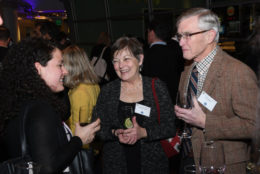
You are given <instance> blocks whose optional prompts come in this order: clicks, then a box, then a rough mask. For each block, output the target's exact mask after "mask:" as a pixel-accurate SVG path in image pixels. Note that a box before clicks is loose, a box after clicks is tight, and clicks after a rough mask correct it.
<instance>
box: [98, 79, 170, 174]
mask: <svg viewBox="0 0 260 174" xmlns="http://www.w3.org/2000/svg"><path fill="white" fill-rule="evenodd" d="M155 88H156V94H157V96H158V100H159V104H160V110H161V112H160V115H161V119H160V125H159V124H158V119H157V109H156V104H155V101H154V97H153V93H152V79H151V78H148V77H143V95H144V100H143V103H142V104H144V105H146V106H148V107H151V113H150V117H146V118H145V120H144V121H143V123H142V124H143V127H144V128H146V131H147V138H145V139H142V140H140V141H141V168H142V173H143V174H146V173H147V174H153V173H154V174H166V173H167V174H168V172H169V171H168V159H167V157H166V155H165V153H164V151H163V149H162V146H161V144H160V141H159V140H161V139H166V138H169V137H173V136H174V135H175V126H174V120H175V114H174V111H173V104H172V102H171V100H170V96H169V93H168V90H167V89H166V86H165V85H164V84H163V83H162V82H161V81H160V80H159V79H158V80H156V81H155ZM119 98H120V80H119V79H117V80H115V81H113V82H111V83H108V84H106V85H105V86H104V87H103V88H102V89H101V92H100V95H99V97H98V100H97V104H96V108H95V109H94V113H93V119H96V117H99V118H100V119H101V130H100V131H99V132H98V136H100V138H101V139H102V140H103V141H104V149H103V153H104V155H103V160H104V170H103V171H104V173H105V174H110V173H111V174H117V173H118V174H125V173H126V159H125V155H124V151H123V148H122V146H121V145H120V143H119V141H118V139H117V138H116V137H115V136H113V135H112V132H111V130H112V129H114V128H123V127H122V126H123V125H121V124H120V123H119V119H118V104H119Z"/></svg>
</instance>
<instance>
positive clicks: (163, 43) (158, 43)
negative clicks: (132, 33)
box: [150, 41, 167, 48]
mask: <svg viewBox="0 0 260 174" xmlns="http://www.w3.org/2000/svg"><path fill="white" fill-rule="evenodd" d="M153 45H167V43H166V42H163V41H158V42H153V43H151V45H150V48H151V47H152V46H153Z"/></svg>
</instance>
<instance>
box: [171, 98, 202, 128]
mask: <svg viewBox="0 0 260 174" xmlns="http://www.w3.org/2000/svg"><path fill="white" fill-rule="evenodd" d="M192 100H193V103H194V107H192V109H184V108H181V107H179V106H177V105H175V106H174V110H175V114H176V116H177V117H178V118H179V119H181V120H183V121H185V122H186V123H189V124H191V125H193V126H197V127H200V128H203V129H204V128H205V123H206V114H205V113H204V112H203V111H202V109H201V107H200V105H199V103H198V101H197V99H196V97H193V98H192Z"/></svg>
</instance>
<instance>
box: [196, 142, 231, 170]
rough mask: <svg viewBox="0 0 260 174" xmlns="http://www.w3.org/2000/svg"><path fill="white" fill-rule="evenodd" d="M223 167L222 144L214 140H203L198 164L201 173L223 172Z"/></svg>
mask: <svg viewBox="0 0 260 174" xmlns="http://www.w3.org/2000/svg"><path fill="white" fill-rule="evenodd" d="M225 168H226V165H225V155H224V149H223V145H222V144H221V143H220V142H215V141H206V142H203V143H202V145H201V153H200V166H199V169H200V172H201V174H224V172H225Z"/></svg>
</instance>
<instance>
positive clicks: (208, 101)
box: [198, 91, 217, 111]
mask: <svg viewBox="0 0 260 174" xmlns="http://www.w3.org/2000/svg"><path fill="white" fill-rule="evenodd" d="M198 101H199V102H200V103H201V104H202V105H203V106H204V107H205V108H207V109H208V110H209V111H213V109H214V107H215V106H216V104H217V101H216V100H214V99H213V98H212V97H210V96H209V95H208V94H207V93H206V92H205V91H202V93H201V94H200V96H199V98H198Z"/></svg>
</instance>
